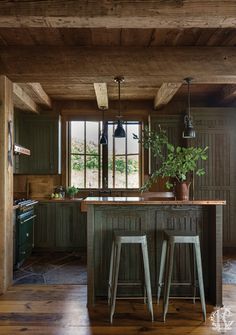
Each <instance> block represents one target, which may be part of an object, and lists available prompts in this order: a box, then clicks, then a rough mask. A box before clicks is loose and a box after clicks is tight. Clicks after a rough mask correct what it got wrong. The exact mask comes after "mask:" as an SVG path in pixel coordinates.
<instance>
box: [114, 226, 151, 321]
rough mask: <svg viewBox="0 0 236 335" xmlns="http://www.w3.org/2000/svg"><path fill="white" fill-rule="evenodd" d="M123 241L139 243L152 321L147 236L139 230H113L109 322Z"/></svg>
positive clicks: (115, 292) (115, 291)
mask: <svg viewBox="0 0 236 335" xmlns="http://www.w3.org/2000/svg"><path fill="white" fill-rule="evenodd" d="M124 243H126V244H127V243H128V244H140V245H141V248H142V255H143V267H144V279H145V289H146V293H147V303H148V310H149V312H150V314H151V318H152V321H153V307H152V292H151V281H150V271H149V260H148V249H147V236H146V235H145V234H143V233H140V232H131V231H115V232H114V238H113V242H112V250H111V261H110V272H109V282H108V303H109V304H110V322H111V323H112V321H113V315H114V312H115V305H116V294H117V285H118V284H119V283H118V276H119V266H120V254H121V246H122V244H124Z"/></svg>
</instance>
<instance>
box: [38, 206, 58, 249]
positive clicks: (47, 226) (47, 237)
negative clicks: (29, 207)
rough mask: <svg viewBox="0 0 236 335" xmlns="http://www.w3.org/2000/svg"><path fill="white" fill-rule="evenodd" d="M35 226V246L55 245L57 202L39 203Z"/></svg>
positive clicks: (52, 246) (48, 246)
mask: <svg viewBox="0 0 236 335" xmlns="http://www.w3.org/2000/svg"><path fill="white" fill-rule="evenodd" d="M36 215H37V216H36V220H35V226H34V246H35V248H49V249H50V248H54V247H55V204H54V203H49V202H43V203H39V204H38V205H37V209H36Z"/></svg>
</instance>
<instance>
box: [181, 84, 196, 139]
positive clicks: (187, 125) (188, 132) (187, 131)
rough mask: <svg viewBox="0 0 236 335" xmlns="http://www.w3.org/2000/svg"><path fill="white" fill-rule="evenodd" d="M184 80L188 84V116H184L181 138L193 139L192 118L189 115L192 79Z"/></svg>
mask: <svg viewBox="0 0 236 335" xmlns="http://www.w3.org/2000/svg"><path fill="white" fill-rule="evenodd" d="M184 80H185V81H186V83H187V84H188V114H186V115H185V116H184V131H183V138H195V137H196V133H195V130H194V128H193V123H192V118H191V114H190V83H191V81H192V78H185V79H184Z"/></svg>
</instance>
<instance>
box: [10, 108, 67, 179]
mask: <svg viewBox="0 0 236 335" xmlns="http://www.w3.org/2000/svg"><path fill="white" fill-rule="evenodd" d="M14 133H15V142H16V143H19V144H20V145H23V146H24V147H26V148H28V149H30V150H31V155H30V156H24V155H21V156H19V157H16V158H15V171H14V172H15V173H19V174H57V173H60V172H61V171H60V170H61V169H60V119H59V117H58V116H57V115H55V116H54V115H29V114H25V113H19V112H16V113H15V121H14Z"/></svg>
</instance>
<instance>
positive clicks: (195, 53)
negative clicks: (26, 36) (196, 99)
mask: <svg viewBox="0 0 236 335" xmlns="http://www.w3.org/2000/svg"><path fill="white" fill-rule="evenodd" d="M0 53H1V59H0V72H1V73H2V74H5V75H7V76H9V78H11V79H12V81H14V82H19V81H20V82H40V83H41V84H42V85H43V81H44V80H45V81H47V82H51V83H53V82H54V83H55V81H56V82H57V83H60V82H63V80H64V79H66V78H67V79H68V82H69V80H70V81H71V82H73V80H74V81H76V80H78V82H79V80H85V79H86V78H87V77H94V78H95V80H94V81H93V82H106V81H104V80H100V78H103V77H104V74H105V76H106V77H107V78H113V77H114V73H122V74H124V76H125V77H136V76H137V77H141V78H142V77H145V76H146V77H152V78H153V77H155V79H156V80H157V82H158V81H159V82H180V81H182V80H183V78H185V77H187V76H189V75H191V76H192V77H193V78H194V80H195V82H201V83H204V82H205V83H209V82H210V83H221V82H228V83H231V81H233V83H234V82H235V79H236V76H235V75H234V74H232V69H233V68H235V67H236V53H235V49H234V48H233V47H215V48H214V49H213V48H212V47H209V48H207V47H202V48H201V47H197V48H196V47H175V49H174V50H173V48H165V47H163V48H161V47H158V48H154V47H153V48H142V47H140V48H126V47H119V48H116V47H113V48H106V47H104V48H102V47H99V48H95V47H94V48H86V47H85V48H82V47H80V48H75V47H61V48H60V47H57V48H55V47H34V48H30V47H21V48H14V47H0ZM42 55H43V57H42ZM186 60H187V61H186ZM101 64H102V66H101ZM137 72H138V73H137ZM96 78H97V80H96Z"/></svg>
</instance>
